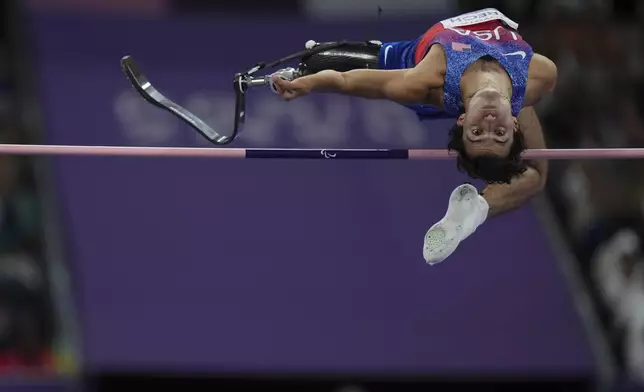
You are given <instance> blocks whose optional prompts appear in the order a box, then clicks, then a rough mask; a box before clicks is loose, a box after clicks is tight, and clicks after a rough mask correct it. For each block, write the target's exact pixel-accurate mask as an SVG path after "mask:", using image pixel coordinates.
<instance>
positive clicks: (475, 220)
mask: <svg viewBox="0 0 644 392" xmlns="http://www.w3.org/2000/svg"><path fill="white" fill-rule="evenodd" d="M488 209H489V206H488V204H487V202H486V201H485V199H484V198H483V197H482V196H480V195H479V193H478V191H477V189H476V188H475V187H474V186H472V185H470V184H463V185H461V186H459V187H457V188H456V189H454V190H453V191H452V194H451V195H450V198H449V207H448V208H447V213H446V214H445V216H444V217H443V219H441V220H440V221H439V222H438V223H436V224H435V225H433V226H432V227H431V228H430V229H429V230H428V231H427V234H425V242H424V245H423V257H424V258H425V261H426V262H427V263H428V264H430V265H434V264H437V263H440V262H441V261H443V260H445V259H446V258H448V257H449V256H450V255H451V254H452V253H454V251H455V250H456V248H457V247H458V245H459V244H460V243H461V241H463V240H464V239H466V238H467V237H469V236H470V235H471V234H472V233H474V231H475V230H476V228H477V227H478V226H480V225H481V224H482V223H483V222H484V221H485V218H486V217H487V213H488Z"/></svg>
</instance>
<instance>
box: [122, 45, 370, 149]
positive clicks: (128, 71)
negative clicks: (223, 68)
mask: <svg viewBox="0 0 644 392" xmlns="http://www.w3.org/2000/svg"><path fill="white" fill-rule="evenodd" d="M381 46H382V43H381V42H378V41H368V42H350V41H341V42H326V43H316V42H314V41H309V42H307V43H306V49H305V50H303V51H300V52H297V53H294V54H292V55H289V56H287V57H284V58H281V59H279V60H276V61H274V62H272V63H259V64H257V65H255V66H254V67H253V68H251V69H249V70H248V71H246V72H242V73H238V74H236V75H235V77H234V79H233V81H234V83H233V85H234V89H235V121H234V127H233V132H232V134H230V135H224V134H222V133H220V132H218V131H216V130H214V129H213V128H211V127H210V126H209V125H208V124H206V123H205V122H203V121H202V120H201V119H200V118H198V117H197V116H195V115H194V114H192V113H191V112H190V111H188V110H186V109H185V108H183V107H182V106H180V105H178V104H177V103H175V102H173V101H171V100H170V99H168V98H166V97H165V96H164V95H163V94H161V93H160V92H159V91H158V90H157V89H156V88H155V87H154V86H153V85H152V84H151V83H150V81H149V80H148V78H147V77H146V76H145V75H144V74H143V73H142V72H141V70H140V69H139V67H138V65H137V64H136V63H135V61H134V59H133V58H132V57H131V56H125V57H123V58H122V59H121V69H122V70H123V72H124V73H125V76H126V77H127V78H128V80H129V81H130V83H131V84H132V86H133V87H134V89H135V90H136V91H137V92H138V93H139V94H140V95H141V96H142V97H143V98H144V99H145V100H146V101H148V102H150V103H151V104H153V105H155V106H157V107H159V108H161V109H165V110H167V111H169V112H170V113H172V114H174V115H175V116H177V117H179V118H180V119H181V120H183V121H184V122H185V123H187V124H188V125H190V126H191V127H192V128H194V129H195V130H196V131H197V132H199V133H200V134H201V135H202V136H203V137H204V138H205V139H206V140H208V141H210V142H211V143H213V144H215V145H226V144H229V143H231V142H232V141H233V140H235V138H236V137H237V135H238V134H239V132H240V131H241V129H242V128H243V125H244V121H245V119H246V92H247V91H248V90H249V89H251V88H254V87H259V86H269V87H270V88H271V90H272V91H273V92H277V91H276V89H275V86H274V84H273V81H272V78H273V76H274V75H277V76H278V77H280V78H282V79H285V80H294V79H296V78H299V77H302V76H305V75H311V74H314V73H317V72H320V71H323V70H335V71H339V72H344V71H349V70H352V69H365V68H372V69H376V68H378V58H379V55H380V47H381ZM293 60H299V64H298V66H297V68H293V67H288V68H282V69H280V70H279V71H277V72H275V73H271V74H267V75H264V76H255V74H256V73H257V72H259V71H260V70H263V69H265V68H276V67H279V66H281V65H283V64H286V63H288V62H291V61H293Z"/></svg>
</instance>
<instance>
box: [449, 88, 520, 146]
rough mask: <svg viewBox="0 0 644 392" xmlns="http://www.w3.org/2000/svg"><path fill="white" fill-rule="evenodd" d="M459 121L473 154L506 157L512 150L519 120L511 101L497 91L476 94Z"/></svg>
mask: <svg viewBox="0 0 644 392" xmlns="http://www.w3.org/2000/svg"><path fill="white" fill-rule="evenodd" d="M457 124H458V125H460V126H462V127H463V143H464V144H465V151H466V152H467V154H468V155H469V156H471V157H477V156H484V155H487V156H490V155H493V156H499V157H505V156H507V155H508V154H509V153H510V148H511V147H512V142H513V140H514V132H515V131H516V129H517V120H516V117H513V116H512V108H511V106H510V102H509V101H508V100H507V99H505V98H503V97H502V96H501V94H499V93H498V92H497V91H494V90H490V91H483V92H480V93H478V94H476V95H475V96H474V97H472V98H471V100H470V102H469V105H468V107H467V111H466V112H465V114H462V115H461V116H460V117H459V118H458V120H457Z"/></svg>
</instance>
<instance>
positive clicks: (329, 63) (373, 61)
mask: <svg viewBox="0 0 644 392" xmlns="http://www.w3.org/2000/svg"><path fill="white" fill-rule="evenodd" d="M324 45H326V44H324ZM379 54H380V45H379V44H376V43H372V42H367V43H364V44H361V43H350V44H347V45H343V46H341V47H337V48H331V49H328V50H325V51H321V52H318V53H313V54H312V55H310V56H305V57H303V58H302V63H301V64H300V67H299V71H300V73H301V74H302V75H310V74H314V73H317V72H320V71H324V70H333V71H338V72H346V71H351V70H353V69H365V68H368V69H378V57H379Z"/></svg>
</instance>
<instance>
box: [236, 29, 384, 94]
mask: <svg viewBox="0 0 644 392" xmlns="http://www.w3.org/2000/svg"><path fill="white" fill-rule="evenodd" d="M381 45H382V44H381V43H380V42H378V41H369V42H327V43H317V42H315V41H308V42H307V43H306V51H303V52H298V53H295V54H293V55H291V56H288V57H285V58H283V59H280V60H277V61H276V62H274V63H272V64H268V65H266V66H263V67H262V68H270V67H274V66H278V65H280V64H283V63H286V62H288V61H290V60H293V59H294V57H296V58H297V57H299V58H300V64H299V65H298V66H297V68H293V67H288V68H282V69H280V70H278V71H277V72H275V73H272V74H269V75H265V76H261V77H255V76H252V75H253V73H254V72H250V73H249V74H248V75H247V76H246V77H244V76H243V75H242V79H243V81H242V83H244V84H246V88H247V89H248V88H251V87H256V86H265V85H268V86H269V87H270V88H271V90H272V91H273V92H276V90H275V87H274V85H273V82H272V78H273V76H275V75H277V76H278V77H280V78H282V79H285V80H294V79H297V78H299V77H302V76H306V75H311V74H315V73H317V72H320V71H324V70H333V71H338V72H346V71H350V70H353V69H377V68H378V57H379V54H380V46H381ZM251 71H252V69H251Z"/></svg>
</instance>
